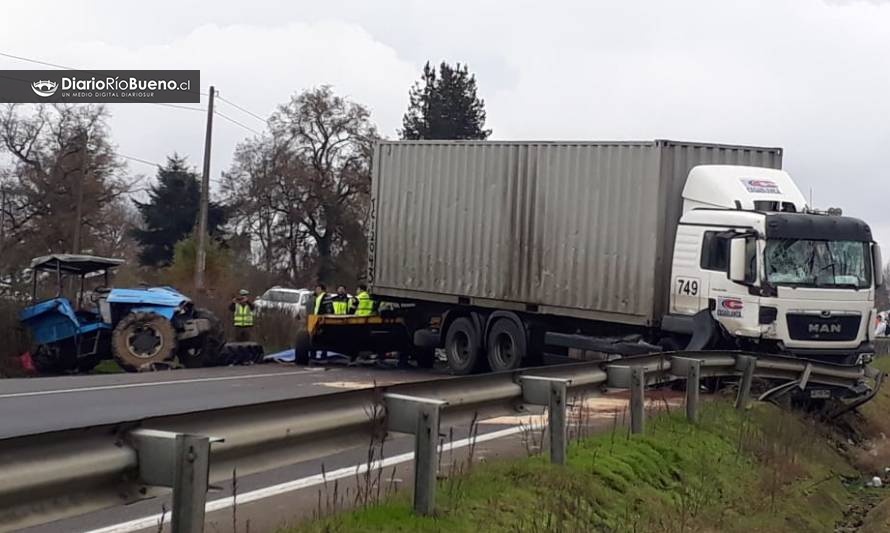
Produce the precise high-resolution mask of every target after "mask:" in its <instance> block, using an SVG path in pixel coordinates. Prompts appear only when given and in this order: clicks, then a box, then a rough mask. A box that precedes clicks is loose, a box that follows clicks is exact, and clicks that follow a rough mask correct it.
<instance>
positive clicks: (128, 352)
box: [111, 313, 176, 372]
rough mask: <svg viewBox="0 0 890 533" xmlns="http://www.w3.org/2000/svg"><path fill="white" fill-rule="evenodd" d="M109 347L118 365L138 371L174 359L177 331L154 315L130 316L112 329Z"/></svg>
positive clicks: (131, 314) (137, 314)
mask: <svg viewBox="0 0 890 533" xmlns="http://www.w3.org/2000/svg"><path fill="white" fill-rule="evenodd" d="M111 347H112V351H113V352H114V358H115V360H116V361H117V364H119V365H120V366H121V368H123V369H124V370H126V371H127V372H138V371H139V370H142V369H143V368H146V367H148V366H150V365H152V364H155V363H162V362H164V361H167V360H169V359H172V358H173V354H174V353H175V351H176V331H175V330H174V329H173V325H172V324H170V321H169V320H167V319H166V318H164V317H162V316H161V315H156V314H154V313H130V314H129V315H127V316H125V317H124V318H123V320H121V321H120V322H119V323H118V324H117V326H115V328H114V332H113V333H112V335H111Z"/></svg>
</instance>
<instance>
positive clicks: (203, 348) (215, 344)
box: [176, 307, 226, 368]
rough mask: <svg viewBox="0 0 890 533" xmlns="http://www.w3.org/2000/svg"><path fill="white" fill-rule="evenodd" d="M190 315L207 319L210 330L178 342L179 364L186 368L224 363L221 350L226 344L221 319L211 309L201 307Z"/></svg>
mask: <svg viewBox="0 0 890 533" xmlns="http://www.w3.org/2000/svg"><path fill="white" fill-rule="evenodd" d="M192 316H193V317H194V318H206V319H207V320H209V321H210V330H208V331H207V332H205V333H204V334H203V335H201V336H200V337H196V338H194V339H189V340H188V341H186V342H183V343H180V346H179V350H177V353H176V356H177V357H178V358H179V362H180V364H182V366H184V367H186V368H201V367H205V366H220V365H224V364H225V362H224V361H223V360H222V359H221V356H222V353H221V352H222V350H223V347H224V346H225V344H226V332H225V329H224V328H223V325H222V321H220V319H219V318H217V317H216V315H215V314H213V312H212V311H210V310H209V309H205V308H203V307H196V308H195V310H194V311H193V312H192Z"/></svg>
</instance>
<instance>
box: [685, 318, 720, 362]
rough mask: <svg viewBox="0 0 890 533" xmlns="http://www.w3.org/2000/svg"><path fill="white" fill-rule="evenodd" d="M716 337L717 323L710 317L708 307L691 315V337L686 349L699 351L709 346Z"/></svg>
mask: <svg viewBox="0 0 890 533" xmlns="http://www.w3.org/2000/svg"><path fill="white" fill-rule="evenodd" d="M716 337H717V323H716V322H714V319H713V317H711V311H710V309H702V310H701V311H699V312H698V313H696V314H695V315H694V316H693V317H692V339H690V341H689V345H688V346H686V350H688V351H696V352H698V351H701V350H706V349H708V348H709V347H711V346H712V345H713V343H714V339H715V338H716Z"/></svg>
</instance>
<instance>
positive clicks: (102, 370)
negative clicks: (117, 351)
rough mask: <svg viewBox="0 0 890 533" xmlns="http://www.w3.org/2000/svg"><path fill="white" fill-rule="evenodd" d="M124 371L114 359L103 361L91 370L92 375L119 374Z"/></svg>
mask: <svg viewBox="0 0 890 533" xmlns="http://www.w3.org/2000/svg"><path fill="white" fill-rule="evenodd" d="M123 371H124V369H123V368H121V367H120V366H119V365H118V364H117V363H116V362H115V360H114V359H105V360H104V361H102V362H101V363H99V364H98V365H96V368H94V369H93V371H92V373H93V374H120V373H121V372H123Z"/></svg>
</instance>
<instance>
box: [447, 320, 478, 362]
mask: <svg viewBox="0 0 890 533" xmlns="http://www.w3.org/2000/svg"><path fill="white" fill-rule="evenodd" d="M480 344H481V343H480V342H479V333H478V332H477V331H476V328H475V327H474V326H473V323H472V322H471V321H470V319H469V318H466V317H460V318H458V319H456V320H455V321H454V322H452V323H451V325H450V326H449V327H448V333H447V334H446V335H445V353H446V354H447V356H448V367H449V368H450V369H451V371H452V372H454V373H455V374H470V373H473V372H478V371H479V370H481V369H482V367H483V366H484V364H485V357H483V355H482V350H481V349H479V345H480Z"/></svg>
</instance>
